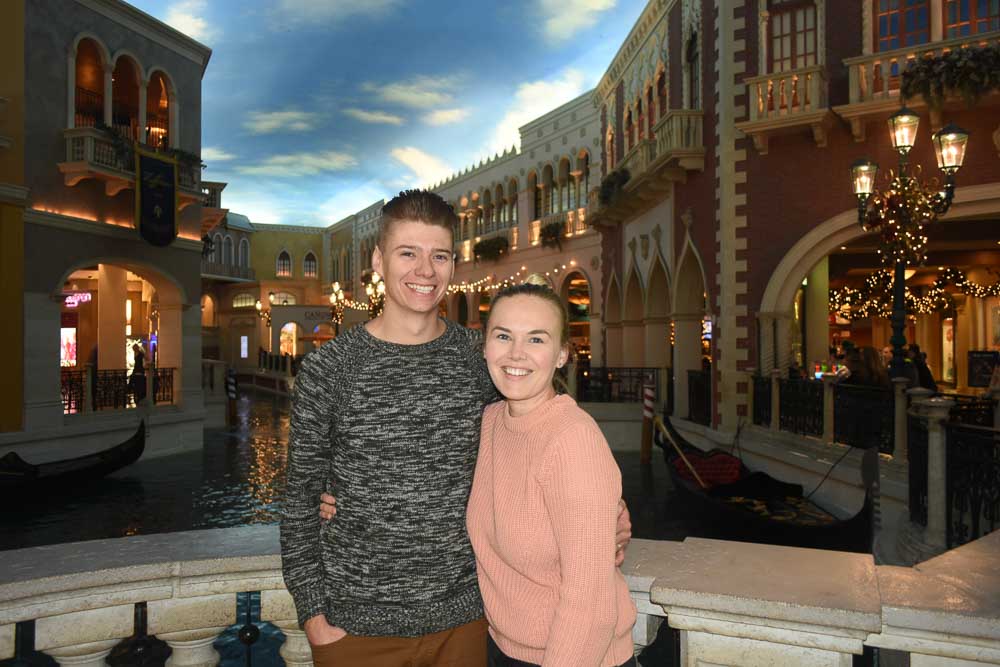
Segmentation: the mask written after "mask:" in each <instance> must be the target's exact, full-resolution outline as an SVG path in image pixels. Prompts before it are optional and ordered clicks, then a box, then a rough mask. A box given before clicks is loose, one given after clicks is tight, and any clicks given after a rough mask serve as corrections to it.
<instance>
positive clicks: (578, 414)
mask: <svg viewBox="0 0 1000 667" xmlns="http://www.w3.org/2000/svg"><path fill="white" fill-rule="evenodd" d="M621 488H622V485H621V473H620V471H619V470H618V465H617V464H616V463H615V460H614V457H613V456H612V455H611V450H610V449H609V448H608V443H607V441H606V440H605V439H604V435H603V434H602V433H601V430H600V428H598V426H597V423H596V422H595V421H594V420H593V419H592V418H591V417H590V415H588V414H587V413H586V412H584V411H583V410H581V409H580V408H579V407H577V405H576V401H574V400H573V399H572V398H570V397H568V396H556V397H555V398H553V399H551V400H549V401H547V402H545V403H543V404H542V405H541V406H539V407H538V408H536V409H535V410H533V411H532V412H531V413H529V414H527V415H524V416H521V417H511V416H510V415H509V414H508V412H507V404H506V402H503V401H501V402H500V403H494V404H493V405H490V406H489V407H487V408H486V411H485V413H484V414H483V425H482V437H481V439H480V445H479V459H478V460H477V462H476V475H475V478H474V480H473V482H472V492H471V495H470V496H469V510H468V514H467V517H466V521H467V523H468V528H469V537H470V539H471V541H472V548H473V550H474V551H475V552H476V566H477V568H478V574H479V588H480V590H481V591H482V594H483V603H484V605H485V608H486V618H487V620H488V621H489V624H490V634H491V635H492V636H493V639H494V641H496V643H497V646H499V647H500V649H501V650H502V651H503V652H504V653H506V654H507V655H509V656H510V657H512V658H517V659H518V660H523V661H526V662H531V663H536V664H540V665H543V667H612V666H614V665H620V664H622V663H624V662H626V661H627V660H628V659H629V658H630V657H632V625H633V624H634V623H635V616H636V612H635V605H634V604H633V602H632V598H631V597H630V595H629V591H628V585H627V584H626V583H625V578H624V577H623V576H622V574H621V572H620V571H619V570H618V568H617V567H615V563H614V559H615V523H616V521H617V516H618V499H619V498H620V497H621Z"/></svg>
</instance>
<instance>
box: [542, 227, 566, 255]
mask: <svg viewBox="0 0 1000 667" xmlns="http://www.w3.org/2000/svg"><path fill="white" fill-rule="evenodd" d="M562 232H563V223H561V222H550V223H549V224H547V225H545V226H544V227H542V228H541V230H539V234H538V236H539V240H540V241H541V242H542V246H544V247H546V248H559V249H560V250H562Z"/></svg>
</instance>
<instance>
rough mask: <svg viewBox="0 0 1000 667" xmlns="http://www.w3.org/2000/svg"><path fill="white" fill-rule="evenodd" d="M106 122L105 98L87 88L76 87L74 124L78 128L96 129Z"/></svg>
mask: <svg viewBox="0 0 1000 667" xmlns="http://www.w3.org/2000/svg"><path fill="white" fill-rule="evenodd" d="M103 120H104V96H103V95H102V94H101V93H96V92H94V91H92V90H87V89H86V88H81V87H80V86H77V87H76V106H75V109H74V122H75V124H76V127H95V126H97V125H98V124H99V123H100V122H102V121H103Z"/></svg>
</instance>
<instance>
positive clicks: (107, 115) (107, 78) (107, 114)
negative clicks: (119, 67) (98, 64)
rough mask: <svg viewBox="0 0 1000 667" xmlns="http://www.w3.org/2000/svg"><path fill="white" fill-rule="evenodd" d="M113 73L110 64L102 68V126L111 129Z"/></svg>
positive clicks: (113, 69)
mask: <svg viewBox="0 0 1000 667" xmlns="http://www.w3.org/2000/svg"><path fill="white" fill-rule="evenodd" d="M114 73H115V68H114V66H113V65H112V64H111V63H108V64H107V65H105V66H104V124H105V125H107V126H108V127H111V103H112V100H111V96H112V95H113V94H114V83H113V82H112V77H113V76H114Z"/></svg>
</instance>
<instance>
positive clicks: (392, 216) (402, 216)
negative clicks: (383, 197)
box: [378, 190, 458, 250]
mask: <svg viewBox="0 0 1000 667" xmlns="http://www.w3.org/2000/svg"><path fill="white" fill-rule="evenodd" d="M401 220H411V221H416V222H422V223H424V224H426V225H434V226H435V227H442V228H444V229H447V230H448V233H449V234H451V235H452V239H454V236H455V228H456V227H457V226H458V216H457V215H455V209H453V208H452V207H451V204H449V203H448V202H446V201H445V200H444V199H442V198H441V196H440V195H439V194H437V193H436V192H431V191H429V190H404V191H403V192H400V193H399V194H398V195H396V196H395V197H393V198H392V199H390V200H389V201H388V203H386V205H385V206H383V207H382V222H381V224H380V225H379V229H378V247H379V248H382V249H383V250H384V243H385V237H386V236H388V235H389V231H390V230H391V229H392V226H393V225H394V224H395V223H397V222H399V221H401Z"/></svg>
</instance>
